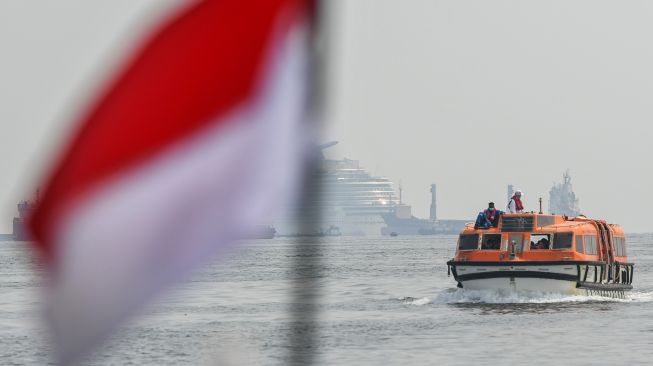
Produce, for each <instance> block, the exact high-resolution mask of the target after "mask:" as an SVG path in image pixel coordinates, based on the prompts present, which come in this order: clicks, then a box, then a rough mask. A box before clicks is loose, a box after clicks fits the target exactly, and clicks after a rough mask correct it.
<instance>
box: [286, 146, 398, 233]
mask: <svg viewBox="0 0 653 366" xmlns="http://www.w3.org/2000/svg"><path fill="white" fill-rule="evenodd" d="M333 145H335V143H329V144H325V145H323V146H322V148H323V149H325V148H327V147H329V146H333ZM316 174H318V176H317V177H316V181H317V182H318V186H319V188H320V191H321V192H320V194H319V195H317V196H316V197H314V198H313V199H312V202H308V204H306V205H305V208H304V209H303V212H302V213H301V215H297V213H298V211H297V210H298V209H297V208H295V209H289V210H286V213H285V214H284V215H283V217H282V219H280V220H279V221H278V222H276V223H275V225H274V226H275V228H276V229H277V232H278V234H279V235H280V236H284V235H319V234H322V233H328V232H329V231H330V230H333V228H334V227H335V228H338V229H339V232H340V233H342V235H380V233H381V228H382V227H383V226H384V221H383V217H382V216H383V215H384V214H387V213H390V212H391V211H392V209H393V207H394V206H396V205H397V204H399V199H398V198H397V196H396V193H395V190H394V185H393V183H392V182H391V181H390V180H389V179H388V178H385V177H379V176H373V175H371V174H370V173H368V172H367V171H366V170H365V169H364V168H362V167H361V165H360V163H359V162H358V160H351V159H346V158H345V159H342V160H334V159H326V158H323V159H322V161H321V163H320V166H319V167H318V169H317V173H316ZM310 210H321V213H320V214H319V215H312V214H311V213H310V212H306V211H310ZM297 217H299V219H297ZM312 218H315V219H312ZM311 220H313V221H311ZM325 235H328V234H325Z"/></svg>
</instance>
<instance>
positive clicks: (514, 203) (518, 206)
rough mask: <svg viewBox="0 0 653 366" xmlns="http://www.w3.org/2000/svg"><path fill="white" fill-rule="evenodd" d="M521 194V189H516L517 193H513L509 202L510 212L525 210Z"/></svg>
mask: <svg viewBox="0 0 653 366" xmlns="http://www.w3.org/2000/svg"><path fill="white" fill-rule="evenodd" d="M521 195H522V192H521V191H520V190H516V191H515V194H513V195H512V198H510V202H508V212H510V213H523V212H524V204H523V203H522V202H521Z"/></svg>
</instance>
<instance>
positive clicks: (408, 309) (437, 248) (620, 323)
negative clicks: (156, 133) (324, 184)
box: [0, 234, 653, 365]
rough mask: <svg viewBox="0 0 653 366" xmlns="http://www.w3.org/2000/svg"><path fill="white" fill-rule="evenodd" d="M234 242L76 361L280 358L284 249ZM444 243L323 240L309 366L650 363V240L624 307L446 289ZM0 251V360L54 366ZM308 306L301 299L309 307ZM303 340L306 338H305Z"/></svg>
mask: <svg viewBox="0 0 653 366" xmlns="http://www.w3.org/2000/svg"><path fill="white" fill-rule="evenodd" d="M298 241H301V239H292V238H278V239H272V240H257V241H251V242H247V243H243V244H242V245H240V247H239V248H238V249H237V250H234V251H232V252H230V253H228V254H227V255H225V256H223V258H221V259H219V260H216V261H215V262H213V263H212V264H210V265H208V266H205V267H203V268H201V269H199V270H197V271H195V273H193V275H192V276H191V277H190V278H189V279H188V280H186V281H184V282H183V283H182V284H180V285H179V286H178V287H176V288H175V289H173V290H172V291H170V292H168V293H167V294H166V295H164V296H162V297H160V298H159V299H157V300H155V301H154V303H153V304H152V305H150V306H149V307H147V308H146V309H145V310H144V311H143V314H142V315H140V316H137V317H134V318H133V319H132V320H130V321H128V322H127V323H125V324H124V325H123V326H122V327H121V328H120V329H119V330H118V332H117V333H115V334H114V336H113V337H112V338H111V339H110V340H108V341H107V342H106V343H105V344H104V345H103V346H102V347H101V348H99V349H97V350H96V351H95V352H93V353H92V354H91V355H89V356H88V357H87V358H86V359H85V360H84V361H83V364H85V365H128V364H133V365H214V364H235V365H242V364H253V365H282V364H286V363H288V361H289V360H290V357H291V351H293V350H297V347H296V346H297V345H296V344H294V343H293V339H296V338H293V337H291V332H292V329H293V327H292V326H291V325H292V322H293V321H294V319H295V318H294V317H293V313H292V311H293V310H296V309H301V307H297V306H292V305H293V304H296V303H302V301H303V300H302V299H301V295H300V298H297V294H296V292H295V291H293V288H294V287H293V286H294V284H295V282H294V280H295V279H296V278H297V276H298V274H297V271H296V269H297V266H298V263H301V258H302V257H298V256H297V252H296V244H297V242H298ZM455 241H456V238H455V237H454V236H398V237H335V238H325V240H324V241H323V242H322V244H320V246H319V247H317V246H316V247H315V248H314V249H315V250H314V251H313V256H314V258H313V259H316V260H317V261H318V262H317V263H314V264H315V265H316V266H315V268H316V269H317V271H316V272H315V273H313V276H312V281H313V282H312V283H310V286H311V288H313V289H314V290H315V291H316V293H317V295H318V297H317V298H316V299H315V304H316V305H315V309H316V314H315V315H316V316H315V319H314V320H313V321H311V322H310V324H313V325H314V327H315V328H314V333H310V334H313V345H312V346H311V347H310V348H307V349H304V350H303V351H304V352H309V353H310V354H311V355H313V356H314V361H315V364H319V365H387V364H400V365H425V364H442V365H498V364H529V365H530V364H536V365H561V364H564V365H622V364H631V365H637V364H641V365H648V364H651V363H652V362H653V250H651V246H652V245H653V235H652V234H632V235H629V236H628V242H629V248H628V249H629V257H630V260H631V261H633V262H635V263H636V265H635V274H634V283H633V286H634V290H633V291H631V292H630V293H628V294H627V295H626V298H625V299H611V298H603V297H599V296H567V295H559V294H546V293H512V292H503V293H501V292H494V291H470V290H464V289H457V288H456V283H455V281H454V280H453V278H452V277H448V276H447V267H446V264H445V262H446V261H447V260H448V259H450V258H451V257H452V256H453V251H454V245H455ZM28 248H29V246H28V245H27V244H25V243H13V242H7V243H0V364H2V365H43V364H47V363H51V362H52V352H51V350H52V347H51V345H50V342H49V341H48V333H47V327H46V326H45V323H44V322H43V321H42V318H41V316H40V308H41V301H40V296H39V294H40V293H41V291H40V290H41V289H42V286H43V277H42V273H41V271H42V270H41V267H40V266H39V265H38V263H36V262H35V261H34V258H33V256H32V253H31V251H30V250H29V249H28ZM306 301H309V300H308V299H307V300H306ZM308 334H309V333H307V335H306V336H307V337H308Z"/></svg>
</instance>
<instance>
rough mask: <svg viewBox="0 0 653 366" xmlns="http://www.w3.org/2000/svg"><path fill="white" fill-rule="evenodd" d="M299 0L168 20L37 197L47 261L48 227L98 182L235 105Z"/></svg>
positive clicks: (215, 7)
mask: <svg viewBox="0 0 653 366" xmlns="http://www.w3.org/2000/svg"><path fill="white" fill-rule="evenodd" d="M304 5H305V4H304V3H303V2H302V1H300V0H255V1H243V0H208V1H202V2H200V3H198V4H196V5H194V6H192V7H191V8H190V9H189V10H187V11H186V12H185V13H184V14H182V15H181V16H179V17H177V18H175V19H173V20H172V21H171V22H169V23H168V24H166V25H165V26H164V27H163V28H162V29H160V30H159V31H158V32H155V35H154V36H153V38H152V39H151V40H150V41H149V42H147V43H146V44H145V46H144V47H143V48H142V50H141V51H140V52H139V53H138V55H137V57H136V58H135V59H134V61H133V62H131V63H130V65H129V67H128V68H127V70H126V71H125V72H124V73H123V74H122V76H120V77H119V78H118V79H117V81H116V82H115V83H114V85H113V86H112V87H111V88H110V89H109V91H108V92H107V93H106V94H105V95H104V96H103V97H102V98H101V100H100V102H99V103H98V104H97V105H95V107H94V108H92V110H91V111H90V113H89V114H88V115H87V117H85V118H83V119H82V126H81V129H80V131H79V132H78V133H77V134H76V136H75V138H74V139H73V141H72V144H70V146H69V149H68V150H67V152H66V153H65V154H64V155H63V159H62V161H61V162H60V163H59V164H58V166H57V167H56V169H55V170H54V173H53V174H52V176H51V179H50V180H49V183H48V185H47V186H46V187H45V194H44V196H43V197H44V198H43V200H42V201H41V202H40V204H39V208H38V209H37V212H36V213H35V215H34V217H33V220H32V231H33V234H34V235H35V239H36V240H37V242H38V243H39V245H40V247H41V249H43V250H44V251H45V252H46V254H48V257H49V256H51V254H52V251H53V248H52V246H53V243H52V241H53V238H52V235H53V229H54V226H55V224H54V223H55V222H56V219H57V218H58V217H59V216H60V215H61V214H62V212H63V211H65V209H66V208H67V207H70V206H71V205H72V204H73V203H74V201H75V200H76V199H78V198H79V197H80V196H81V195H82V194H85V193H87V192H88V191H90V190H92V189H93V188H94V187H95V186H96V185H98V184H99V183H100V182H101V181H104V180H106V179H107V178H109V177H111V176H114V175H116V174H117V173H119V172H122V171H125V170H126V169H130V168H133V167H134V166H135V165H137V164H139V163H141V162H143V161H145V160H147V159H148V158H150V157H152V156H154V155H156V154H157V153H158V152H160V151H161V150H162V149H165V148H166V147H169V146H170V145H171V144H173V143H174V142H176V141H179V140H181V139H183V138H184V137H186V136H188V135H189V134H192V133H193V132H196V131H198V130H199V129H201V128H203V127H205V126H206V125H207V124H211V123H219V122H220V119H219V117H220V116H223V115H225V114H226V113H228V112H229V111H231V110H233V109H234V108H235V107H237V106H238V105H239V104H240V103H242V102H244V101H245V100H246V99H247V97H248V96H249V94H250V92H251V91H252V89H253V87H254V86H255V83H256V81H257V77H258V76H259V74H260V72H261V66H262V62H263V53H264V51H265V47H266V46H267V45H268V42H269V41H270V37H271V35H272V34H273V33H274V32H272V29H271V28H272V27H274V26H276V25H278V20H279V17H280V16H281V15H283V16H286V18H287V19H286V20H287V22H286V23H287V25H288V26H289V25H290V24H291V22H292V20H293V18H294V17H295V16H297V15H298V14H299V13H300V11H302V10H304V9H302V7H303V6H304Z"/></svg>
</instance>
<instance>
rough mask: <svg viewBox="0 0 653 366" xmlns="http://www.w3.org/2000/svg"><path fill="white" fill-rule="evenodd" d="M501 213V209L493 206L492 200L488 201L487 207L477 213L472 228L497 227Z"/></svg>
mask: <svg viewBox="0 0 653 366" xmlns="http://www.w3.org/2000/svg"><path fill="white" fill-rule="evenodd" d="M501 214H503V211H499V210H497V209H496V208H494V202H490V203H488V207H487V209H486V210H485V211H481V212H479V213H478V216H477V217H476V223H475V224H474V228H476V229H478V228H482V229H487V228H490V227H497V225H498V224H499V216H501Z"/></svg>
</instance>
